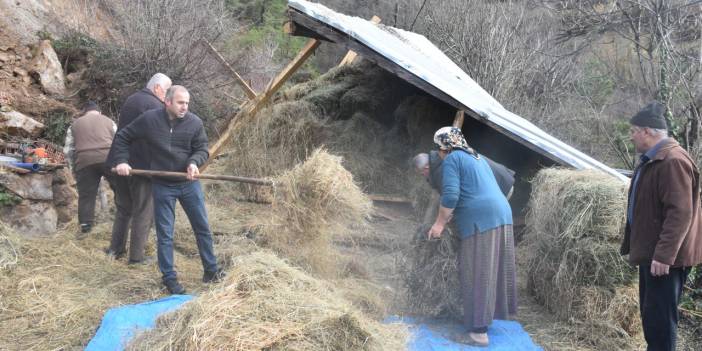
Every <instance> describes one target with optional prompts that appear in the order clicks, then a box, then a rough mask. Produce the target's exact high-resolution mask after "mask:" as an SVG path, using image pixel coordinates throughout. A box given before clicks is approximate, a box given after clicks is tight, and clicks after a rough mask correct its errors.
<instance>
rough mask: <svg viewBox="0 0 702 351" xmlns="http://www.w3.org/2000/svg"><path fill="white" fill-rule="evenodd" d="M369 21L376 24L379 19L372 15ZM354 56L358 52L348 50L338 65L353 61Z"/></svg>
mask: <svg viewBox="0 0 702 351" xmlns="http://www.w3.org/2000/svg"><path fill="white" fill-rule="evenodd" d="M370 21H371V22H372V23H375V24H378V23H380V21H381V19H380V17H378V16H373V18H371V20H370ZM356 56H358V54H357V53H356V52H355V51H353V50H349V51H348V52H347V53H346V56H344V58H343V59H342V60H341V62H339V66H343V65H348V64H349V63H351V62H353V60H355V59H356Z"/></svg>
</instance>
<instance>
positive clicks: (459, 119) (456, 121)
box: [453, 110, 465, 129]
mask: <svg viewBox="0 0 702 351" xmlns="http://www.w3.org/2000/svg"><path fill="white" fill-rule="evenodd" d="M464 116H465V113H464V111H463V110H458V111H456V117H454V118H453V126H454V127H456V128H458V129H461V128H463V118H464Z"/></svg>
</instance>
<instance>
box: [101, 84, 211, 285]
mask: <svg viewBox="0 0 702 351" xmlns="http://www.w3.org/2000/svg"><path fill="white" fill-rule="evenodd" d="M165 103H166V107H165V108H162V109H158V110H151V111H147V112H145V113H143V114H142V115H141V116H140V117H139V118H137V119H136V120H135V121H134V122H132V123H130V124H129V125H128V126H127V127H125V128H124V129H122V130H121V131H119V132H118V133H117V136H116V137H115V142H114V147H113V153H114V162H115V164H116V166H115V170H116V172H117V174H119V175H121V176H128V175H129V174H130V170H131V169H132V167H131V166H130V165H129V163H128V161H129V147H130V145H132V144H133V143H134V142H135V141H137V140H144V141H146V142H147V143H148V146H149V149H150V150H151V167H150V169H151V170H154V171H171V172H187V179H183V178H170V177H154V178H153V183H152V194H153V198H154V200H153V201H154V219H155V222H156V238H157V242H158V244H157V247H158V266H159V269H160V270H161V274H162V280H163V284H164V285H165V286H166V288H167V289H168V291H169V292H170V293H171V294H183V293H185V288H183V286H182V285H180V283H178V279H177V274H176V271H175V269H174V262H173V232H174V229H175V228H174V224H175V223H174V222H175V203H176V200H177V201H179V202H180V204H181V206H182V207H183V210H184V211H185V214H186V215H187V216H188V219H189V220H190V225H191V226H192V228H193V231H194V233H195V238H196V240H197V248H198V252H199V254H200V259H201V260H202V266H203V269H204V274H203V276H202V281H203V282H205V283H210V282H218V281H220V280H221V278H222V277H223V276H224V272H223V271H222V269H221V268H219V267H218V266H217V258H216V257H215V254H214V249H213V244H212V231H210V227H209V223H208V220H207V210H206V209H205V196H204V194H203V192H202V186H201V185H200V182H199V181H198V180H197V179H196V178H197V176H198V175H199V174H200V170H199V167H201V166H202V165H203V164H204V163H205V161H207V158H208V157H209V153H208V151H207V135H206V134H205V127H204V126H203V123H202V120H201V119H200V118H199V117H198V116H196V115H195V114H193V113H191V112H188V105H189V103H190V93H189V92H188V90H187V89H185V87H183V86H180V85H174V86H172V87H171V88H170V89H168V92H167V93H166V99H165Z"/></svg>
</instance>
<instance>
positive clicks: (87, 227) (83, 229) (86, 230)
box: [80, 223, 93, 233]
mask: <svg viewBox="0 0 702 351" xmlns="http://www.w3.org/2000/svg"><path fill="white" fill-rule="evenodd" d="M91 230H93V226H92V224H90V223H81V224H80V232H81V233H90V231H91Z"/></svg>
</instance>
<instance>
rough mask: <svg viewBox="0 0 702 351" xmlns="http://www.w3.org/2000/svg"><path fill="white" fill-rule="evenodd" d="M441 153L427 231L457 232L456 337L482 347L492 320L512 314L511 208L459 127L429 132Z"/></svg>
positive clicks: (432, 235) (514, 292) (438, 233)
mask: <svg viewBox="0 0 702 351" xmlns="http://www.w3.org/2000/svg"><path fill="white" fill-rule="evenodd" d="M434 143H435V144H436V145H437V146H438V148H439V152H438V154H439V157H441V158H442V160H443V162H442V177H441V179H442V185H441V206H440V208H439V213H438V215H437V216H436V220H435V221H434V224H433V225H432V227H431V229H430V230H429V232H428V233H427V236H428V237H429V239H433V238H440V237H441V233H442V232H443V231H444V228H445V226H446V225H447V224H448V223H449V221H450V220H451V221H452V226H453V227H454V229H455V230H456V232H457V233H458V236H459V237H460V239H461V241H460V247H459V250H458V276H459V280H460V284H461V295H462V298H463V322H464V325H465V327H466V333H461V334H460V335H458V336H457V337H456V338H457V340H458V341H460V342H463V343H466V344H471V345H475V346H487V345H488V344H489V339H488V335H487V331H488V327H489V326H490V324H491V323H492V320H493V319H495V318H497V319H506V318H509V317H510V316H511V315H514V314H516V313H517V286H516V268H515V257H514V236H513V233H512V210H511V208H510V206H509V203H508V202H507V198H506V197H505V196H504V194H503V192H502V191H501V190H500V187H499V186H498V184H497V181H496V180H495V177H494V176H493V174H492V171H491V170H490V166H489V165H488V162H487V161H486V160H485V158H484V157H482V156H481V155H479V154H478V153H477V152H476V151H475V150H474V149H473V148H471V147H470V146H468V143H467V142H466V139H465V137H464V136H463V134H462V133H461V130H460V129H458V128H455V127H444V128H441V129H439V130H438V131H436V133H435V134H434Z"/></svg>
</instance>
